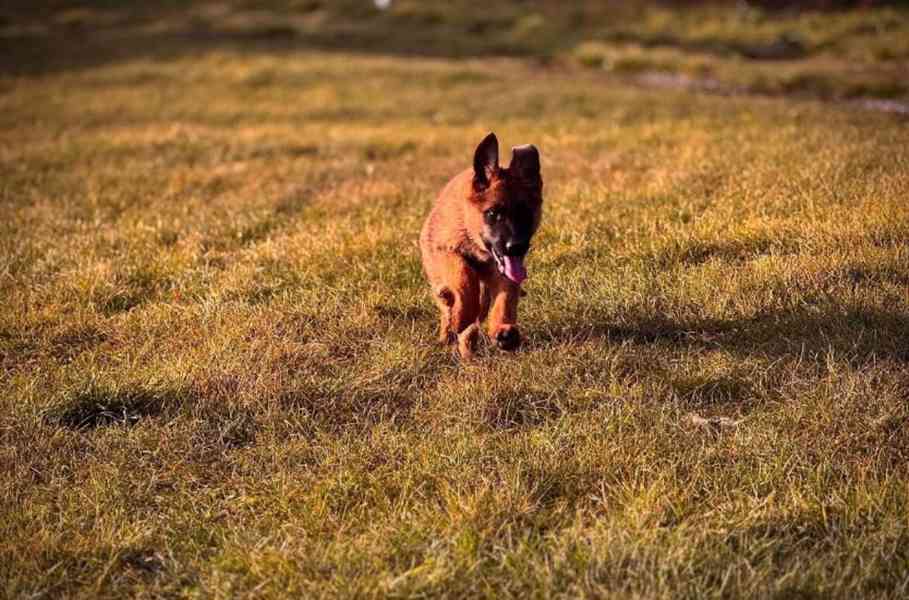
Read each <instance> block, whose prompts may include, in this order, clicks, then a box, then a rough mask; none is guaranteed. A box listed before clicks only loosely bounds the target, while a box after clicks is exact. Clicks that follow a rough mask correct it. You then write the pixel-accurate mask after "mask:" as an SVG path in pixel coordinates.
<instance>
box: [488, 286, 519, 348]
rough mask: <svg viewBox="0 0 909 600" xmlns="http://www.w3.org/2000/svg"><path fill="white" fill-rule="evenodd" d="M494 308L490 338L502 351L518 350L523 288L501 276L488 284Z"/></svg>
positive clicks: (490, 318)
mask: <svg viewBox="0 0 909 600" xmlns="http://www.w3.org/2000/svg"><path fill="white" fill-rule="evenodd" d="M487 285H488V288H489V296H490V301H491V302H492V307H491V308H490V311H489V337H491V338H492V339H494V340H495V342H496V345H497V346H498V347H499V348H501V349H502V350H516V349H517V348H518V346H520V345H521V332H520V331H518V326H517V321H518V299H519V298H520V297H521V286H519V285H517V284H516V283H514V282H512V281H510V280H508V279H506V278H504V277H499V276H493V277H492V278H491V280H490V281H488V282H487Z"/></svg>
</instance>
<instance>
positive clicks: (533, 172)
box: [508, 144, 540, 182]
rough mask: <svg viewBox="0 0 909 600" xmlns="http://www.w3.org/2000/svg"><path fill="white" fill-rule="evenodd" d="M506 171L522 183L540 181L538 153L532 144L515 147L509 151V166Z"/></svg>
mask: <svg viewBox="0 0 909 600" xmlns="http://www.w3.org/2000/svg"><path fill="white" fill-rule="evenodd" d="M508 171H509V172H510V173H512V174H513V175H515V176H516V177H518V178H519V179H523V180H524V181H529V182H537V181H539V180H540V151H539V150H537V147H536V146H534V145H533V144H525V145H523V146H515V147H514V148H512V149H511V164H510V165H508Z"/></svg>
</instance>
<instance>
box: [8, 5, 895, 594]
mask: <svg viewBox="0 0 909 600" xmlns="http://www.w3.org/2000/svg"><path fill="white" fill-rule="evenodd" d="M362 4H366V3H362ZM263 5H266V3H261V4H260V5H259V8H261V7H262V6H263ZM112 6H113V8H111V7H112ZM294 6H296V7H297V8H295V9H294V10H298V11H299V12H300V14H302V15H303V17H302V18H306V19H323V23H327V24H328V25H326V27H325V29H324V31H325V32H330V31H332V27H338V28H341V29H343V28H344V27H349V28H356V27H360V26H363V25H362V24H363V23H370V22H372V21H370V19H373V20H377V21H375V22H380V21H381V23H384V25H383V27H388V28H390V29H394V28H399V27H401V25H400V23H399V21H398V19H400V20H402V22H405V23H407V22H411V23H428V24H429V25H430V26H431V27H437V28H439V29H438V31H443V30H444V31H448V32H449V33H450V34H451V35H454V34H455V33H457V32H458V31H459V30H458V28H459V27H462V25H460V24H459V23H462V21H463V22H464V23H467V22H469V21H470V20H471V19H477V18H478V17H477V16H476V15H475V14H472V13H466V12H463V6H462V5H461V4H453V5H451V6H454V7H455V8H451V9H444V8H433V6H434V5H431V4H430V3H406V2H403V1H402V2H401V3H400V5H399V7H398V8H397V9H396V10H399V11H401V12H399V13H395V14H393V15H378V16H377V15H373V14H372V13H371V12H369V11H368V4H367V5H366V6H367V9H362V8H356V7H354V5H353V4H350V5H349V6H348V5H346V4H343V3H339V4H338V6H339V7H341V8H338V9H337V10H338V11H340V12H337V13H331V10H330V9H328V8H318V7H317V9H312V8H311V7H309V8H307V6H308V5H307V3H305V2H304V3H299V4H295V5H294ZM440 6H441V5H440ZM502 6H505V7H506V8H497V9H496V10H499V11H501V14H499V13H494V16H495V15H498V16H497V17H496V18H498V19H501V22H502V23H505V22H514V23H517V22H518V21H521V20H522V19H524V23H523V25H522V27H523V28H524V29H523V30H521V31H525V30H533V29H534V28H540V27H542V28H544V29H546V28H549V29H546V31H549V32H550V33H552V37H550V38H547V37H546V36H543V35H541V36H540V37H539V39H540V40H545V39H554V38H556V37H558V36H556V35H555V34H556V33H558V31H559V30H558V27H561V26H562V25H560V23H561V22H560V21H558V20H557V19H555V20H552V21H550V20H549V19H545V20H543V22H542V23H541V22H540V20H539V19H537V20H534V19H531V18H530V17H528V16H527V14H526V12H527V11H525V10H523V9H516V8H515V7H514V6H512V5H510V4H503V5H502ZM345 7H346V8H345ZM421 7H424V8H421ZM539 7H540V8H539V12H540V13H541V14H545V15H549V14H550V13H549V12H547V11H550V10H551V8H552V7H551V6H550V5H549V4H547V3H541V4H540V5H539ZM203 8H204V7H203ZM342 8H343V9H345V10H346V9H347V8H349V9H350V10H364V11H366V12H364V13H363V14H362V15H361V14H359V13H344V12H343V11H342ZM48 10H49V9H48ZM86 10H87V9H86ZM93 10H97V11H102V12H103V11H113V12H111V14H110V15H108V17H106V18H108V19H119V18H124V19H127V17H128V19H127V20H125V21H123V22H122V23H121V26H120V27H118V28H114V29H113V30H111V31H108V30H102V29H103V27H102V25H98V27H99V28H101V29H99V30H98V32H96V33H95V34H93V35H91V36H88V37H85V38H82V37H76V38H71V37H68V34H67V35H64V34H59V35H61V36H62V37H59V38H58V37H55V36H57V35H58V33H54V31H56V30H54V29H53V28H51V32H50V33H47V35H48V36H50V37H49V39H48V40H45V41H41V39H38V38H39V37H40V36H38V34H34V35H36V36H38V37H36V38H35V39H32V38H28V36H25V38H28V39H29V40H31V41H28V42H24V41H22V40H23V39H25V38H23V37H17V36H21V35H22V30H21V29H17V30H16V33H15V35H14V36H13V34H10V36H12V37H8V38H6V39H7V40H18V41H16V43H12V42H10V46H9V47H10V48H11V49H12V50H11V52H12V54H7V55H6V58H4V59H2V60H4V61H6V62H5V63H4V64H5V65H6V66H7V68H6V70H5V72H6V73H7V74H6V75H4V76H2V77H0V303H2V306H3V310H2V311H0V596H3V597H9V598H20V597H72V598H96V597H103V598H120V597H124V596H131V597H216V598H234V597H257V598H258V597H265V598H278V597H361V596H362V597H389V596H390V597H429V596H432V597H439V596H441V597H452V598H457V597H465V596H470V597H490V598H492V597H533V598H537V597H566V598H567V597H598V598H603V597H607V598H628V597H641V598H705V597H716V598H719V597H743V598H745V597H777V598H813V597H825V598H826V597H838V598H854V597H868V598H899V597H903V596H905V593H906V591H907V588H909V551H907V550H906V549H907V548H909V510H907V506H909V470H907V464H909V463H907V460H909V396H907V390H909V375H907V373H909V371H907V363H909V292H907V288H909V266H907V265H909V205H907V202H906V199H907V196H909V146H907V145H906V140H907V139H909V122H907V121H906V119H905V117H901V116H899V115H891V114H885V113H878V112H873V111H866V110H860V109H859V108H857V107H856V106H854V105H852V104H847V103H828V102H819V101H816V100H811V99H806V96H805V95H804V94H798V95H799V97H798V98H793V97H791V96H790V95H789V94H791V91H785V90H784V91H782V92H780V95H778V96H775V97H767V96H760V95H758V96H754V95H749V94H739V95H734V96H729V97H724V96H718V95H713V94H701V93H696V92H694V91H691V90H686V89H658V90H655V89H651V88H649V87H646V86H643V87H642V86H640V85H638V84H637V83H636V81H635V80H634V79H633V78H628V77H626V76H625V75H626V74H631V73H633V74H637V73H641V72H648V71H649V70H650V69H649V68H644V69H638V68H637V67H636V66H634V64H635V63H634V61H633V60H631V59H630V58H629V59H628V60H629V61H630V62H628V63H627V64H630V65H631V66H630V67H628V70H627V71H625V72H621V69H619V70H618V71H619V72H615V71H611V70H609V71H604V72H602V71H600V70H599V69H597V70H590V69H585V68H580V67H577V66H575V64H574V61H573V60H572V59H571V57H572V56H575V54H573V53H574V49H575V47H576V44H580V43H583V41H584V40H585V39H586V40H591V39H595V36H593V35H588V34H589V32H587V31H580V32H578V39H576V40H567V42H570V43H566V44H565V47H564V48H561V49H557V50H556V49H554V46H551V45H550V46H546V48H547V51H546V52H544V53H543V54H544V55H548V56H550V57H555V60H551V61H550V62H549V63H548V64H547V65H546V66H541V65H540V64H539V61H538V60H537V58H534V57H535V56H537V57H538V56H539V54H537V53H536V52H533V53H531V57H530V58H527V57H520V58H516V57H511V58H504V57H497V56H494V55H495V54H496V50H495V48H493V47H492V46H494V45H495V43H496V41H495V40H493V39H491V40H489V41H488V42H487V43H488V44H489V45H490V47H489V48H483V47H474V49H475V50H476V53H475V54H476V55H477V56H475V57H474V58H462V57H461V58H458V57H459V56H463V55H462V54H461V52H460V50H458V51H453V54H454V56H451V55H447V54H446V53H444V52H441V51H440V52H428V54H430V55H431V56H434V57H431V56H427V57H423V58H419V57H415V56H413V55H409V54H407V53H406V52H405V49H404V48H388V49H387V50H388V51H387V52H386V51H383V52H377V51H376V49H375V48H370V47H369V45H368V44H366V46H356V45H355V47H353V48H352V49H344V48H343V47H342V45H343V44H342V41H341V40H340V38H338V39H335V42H334V43H333V46H332V45H330V44H328V43H327V42H326V43H323V42H324V40H316V41H317V42H318V43H315V42H314V43H312V44H310V41H309V38H307V37H306V36H301V37H300V38H299V39H297V40H296V41H290V42H289V41H288V40H285V39H283V38H281V40H263V39H260V38H255V39H252V37H254V36H251V37H250V36H247V37H243V36H235V37H231V36H226V35H222V34H221V33H219V34H218V35H212V36H210V37H208V38H199V39H197V38H193V37H190V38H187V37H185V36H180V35H171V33H172V32H171V30H170V29H168V28H170V27H180V26H182V25H181V21H180V20H179V19H178V18H177V17H178V16H179V15H180V14H182V13H180V12H174V13H172V14H171V13H162V15H163V16H161V19H162V21H161V22H159V23H157V25H155V26H156V27H158V29H157V30H155V29H153V30H152V33H148V31H149V30H148V29H146V28H148V27H151V25H149V21H148V20H147V17H146V16H144V15H139V14H130V15H126V16H123V15H121V14H120V13H117V12H116V6H115V5H113V4H111V3H101V4H98V7H96V8H95V9H93ZM187 10H188V9H187ZM193 10H201V9H197V8H194V9H193ZM446 10H450V11H454V12H452V13H451V14H448V13H446V14H441V15H437V16H435V17H432V16H431V15H432V14H433V13H432V11H442V12H445V11H446ZM459 10H460V11H461V12H458V11H459ZM408 11H410V12H408ZM421 11H424V12H425V14H424V12H421ZM509 11H510V12H509ZM555 12H557V11H553V14H555ZM92 14H94V13H92V12H91V11H88V12H84V13H82V16H81V17H79V19H83V20H89V21H90V20H91V18H94V17H91V18H90V16H91V15H92ZM869 14H870V15H872V17H868V18H877V17H875V16H874V15H876V14H877V13H874V12H873V11H872V12H871V13H858V14H857V16H856V15H854V14H852V13H847V14H845V15H834V16H832V17H830V19H831V20H830V23H832V24H833V25H831V27H834V26H836V27H839V26H840V25H838V23H840V22H841V21H843V20H848V19H851V18H854V19H861V18H863V17H862V15H865V16H866V17H867V15H869ZM118 15H119V16H118ZM307 15H308V16H307ZM427 15H430V16H427ZM77 16H78V15H77ZM66 18H68V19H70V21H72V20H73V19H76V17H74V16H73V14H72V13H69V16H68V17H66ZM219 18H222V17H219ZM223 18H226V17H223ZM566 18H567V17H566ZM816 18H817V19H821V17H816ZM130 19H132V20H130ZM345 19H347V20H345ZM459 19H460V20H459ZM509 19H510V20H509ZM11 22H12V25H9V27H12V28H15V27H18V26H19V24H20V23H26V22H28V17H27V15H26V16H16V17H15V18H14V19H12V21H11ZM821 22H822V21H818V23H821ZM315 23H317V21H313V22H312V23H309V24H307V23H303V24H301V25H300V27H304V29H305V27H316V25H315ZM640 23H644V24H647V23H650V21H646V20H643V19H642V20H641V21H640ZM331 24H333V25H331ZM329 25H331V27H329ZM596 25H597V24H596V23H593V24H592V25H591V26H590V29H591V30H593V29H596ZM465 27H466V25H465ZM642 27H643V25H642ZM653 27H655V26H653ZM105 31H107V33H105ZM155 31H157V33H155ZM272 31H273V30H272ZM509 31H515V30H509ZM685 31H688V30H687V29H686V30H685ZM755 31H756V33H755V34H754V35H756V36H757V35H758V34H760V33H761V32H762V31H763V30H760V29H756V30H755ZM142 32H145V33H142ZM452 32H454V33H452ZM29 35H31V34H29ZM42 35H43V34H42ZM146 35H147V36H149V37H143V36H146ZM325 35H326V39H328V37H330V36H329V35H328V33H326V34H325ZM427 35H428V34H427ZM477 35H481V34H477ZM509 35H510V34H509ZM690 35H692V36H694V35H695V34H694V33H691V34H690ZM106 36H110V37H106ZM278 37H281V36H278ZM417 37H419V35H418V36H417ZM492 37H494V36H492ZM130 39H132V40H133V41H129V40H130ZM443 39H444V38H443ZM527 39H530V40H537V38H536V37H534V36H529V37H528V38H527ZM837 39H839V38H837ZM471 40H472V38H468V39H467V40H466V41H464V40H462V42H461V43H463V44H464V46H465V48H469V47H471V46H470V43H472V42H471ZM361 41H362V40H361ZM150 42H156V43H150ZM367 42H368V40H367ZM500 42H501V40H500ZM351 43H353V42H351ZM509 43H510V42H509ZM528 43H529V42H528ZM534 43H537V42H536V41H534ZM599 43H601V44H604V46H597V47H596V48H599V49H600V50H602V48H604V47H605V52H607V53H615V54H616V55H622V56H624V54H623V53H625V52H630V53H631V55H632V58H635V60H637V59H638V58H639V55H641V54H644V55H646V56H645V59H646V60H654V57H657V58H659V60H661V61H667V62H668V63H671V62H672V61H680V64H683V66H684V65H687V64H689V62H688V61H690V63H691V64H693V63H696V62H697V61H707V62H710V61H714V60H724V61H725V60H741V59H739V58H728V57H725V58H724V57H720V58H717V55H714V54H710V53H704V52H702V51H700V50H697V49H695V50H691V49H682V50H679V49H677V48H676V49H667V48H651V47H648V46H644V45H641V46H640V47H639V48H632V49H630V50H629V47H627V46H625V45H623V44H627V42H625V41H623V42H621V44H617V45H614V42H611V41H608V40H605V41H604V40H601V41H600V42H599ZM843 43H845V42H843ZM539 44H541V45H543V44H549V42H545V41H540V42H539ZM442 46H443V44H441V42H440V43H439V48H441V47H442ZM540 47H542V46H540ZM80 48H82V49H81V50H80ZM85 48H88V49H92V52H89V51H88V50H86V49H85ZM510 49H514V47H512V46H508V47H506V48H505V50H510ZM653 52H656V53H658V54H651V53H653ZM825 52H826V50H825ZM489 53H492V55H489ZM507 53H511V52H507ZM467 54H471V53H469V52H468V53H467ZM518 54H520V53H518ZM610 56H612V54H610ZM812 56H813V55H812ZM563 59H564V60H563ZM800 60H807V61H811V60H815V58H813V57H808V58H805V59H800ZM817 60H824V61H831V62H830V63H829V64H830V65H837V64H846V63H848V64H852V65H854V64H859V63H857V62H855V61H857V60H858V59H857V58H855V57H854V56H852V55H851V54H843V55H839V56H829V55H828V56H823V57H820V58H817ZM837 61H845V62H843V63H840V62H837ZM14 63H15V64H14ZM708 66H709V65H708ZM746 66H747V68H751V67H752V66H753V65H751V64H750V63H748V65H746ZM685 68H687V67H685ZM755 68H758V67H755ZM759 68H765V67H764V66H761V67H759ZM784 68H790V67H785V66H784ZM792 68H795V67H792ZM657 70H658V71H665V70H668V68H667V69H664V68H660V69H657ZM683 72H691V73H694V71H684V69H683ZM829 73H830V77H831V78H832V79H833V80H834V81H835V82H836V84H837V85H840V84H842V85H847V84H848V81H850V79H849V78H850V77H852V74H851V73H852V72H851V71H841V70H839V69H838V68H835V67H834V66H831V67H830V71H829ZM844 81H845V82H847V83H843V82H844ZM834 96H835V95H834ZM489 130H495V131H496V132H497V133H498V135H499V137H500V139H501V140H502V142H503V144H504V145H505V146H506V147H507V146H510V145H517V144H520V143H526V142H532V143H534V144H536V145H538V147H539V148H540V149H541V152H542V155H543V174H544V178H545V182H546V188H545V209H544V215H545V216H544V219H543V224H542V228H541V230H540V232H539V234H538V237H537V238H536V241H535V244H534V250H533V252H532V254H531V257H530V258H529V260H528V266H529V269H530V275H531V278H530V279H529V280H528V283H527V284H526V288H527V291H528V295H527V297H526V298H525V299H524V300H523V301H522V304H521V318H520V322H521V324H522V326H523V330H524V332H525V333H526V335H527V337H528V339H527V344H526V345H525V347H524V348H523V349H522V350H521V351H519V352H518V353H516V354H514V355H504V354H501V353H498V352H496V351H495V350H494V349H493V348H492V347H490V345H489V344H486V345H484V346H483V347H482V348H481V350H480V356H479V358H478V360H477V361H475V362H474V363H472V364H460V363H459V362H458V360H457V359H456V358H455V357H454V356H453V355H452V353H451V352H450V351H447V350H444V349H441V348H439V347H438V346H436V345H435V341H434V340H435V335H436V332H435V327H436V314H435V307H434V306H433V304H432V302H431V299H430V297H429V292H428V288H427V285H426V283H425V282H424V280H423V277H422V274H421V270H420V264H419V253H418V249H417V245H416V240H417V236H418V232H419V228H420V225H421V223H422V220H423V218H424V217H425V215H426V213H427V211H428V209H429V207H430V205H431V203H432V201H433V198H434V195H435V194H436V193H437V191H438V190H439V189H440V188H441V186H442V185H443V184H444V183H445V181H446V180H447V178H448V177H450V176H451V175H452V174H454V173H455V172H457V171H458V170H460V169H462V168H464V167H466V166H467V165H468V164H469V160H470V158H471V153H472V151H473V148H474V147H475V145H476V143H477V142H478V141H479V140H480V139H481V138H482V136H483V134H485V133H486V132H487V131H489Z"/></svg>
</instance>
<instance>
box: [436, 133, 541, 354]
mask: <svg viewBox="0 0 909 600" xmlns="http://www.w3.org/2000/svg"><path fill="white" fill-rule="evenodd" d="M542 205H543V180H542V178H541V176H540V155H539V152H538V151H537V149H536V147H534V146H532V145H526V146H517V147H515V148H513V149H512V158H511V163H510V164H509V165H508V167H507V168H502V167H500V166H499V142H498V140H497V139H496V136H495V134H493V133H490V134H489V135H487V136H486V138H485V139H484V140H483V141H482V142H481V143H480V145H479V146H477V149H476V152H475V153H474V161H473V167H472V168H470V169H467V170H466V171H463V172H462V173H460V174H459V175H456V176H455V177H454V178H453V179H452V180H451V181H449V182H448V184H447V185H446V186H445V187H444V188H443V189H442V192H441V193H440V194H439V197H438V199H437V200H436V204H435V206H434V207H433V209H432V211H431V212H430V213H429V216H428V217H427V219H426V222H425V223H424V225H423V230H422V233H421V234H420V251H421V253H422V256H423V270H424V271H425V273H426V277H427V279H428V280H429V284H430V286H431V287H432V293H433V299H434V300H435V302H436V304H437V305H438V306H439V310H440V312H441V323H440V328H439V339H440V341H441V342H443V343H446V344H450V343H454V342H457V347H458V352H459V353H460V355H461V356H462V357H463V358H470V357H472V356H473V354H474V352H475V347H476V341H477V338H478V337H479V326H480V323H482V322H483V321H484V320H486V318H487V315H488V317H489V324H488V330H489V335H490V336H491V337H492V338H493V339H494V340H495V341H496V344H497V345H498V347H499V348H501V349H503V350H514V349H516V348H517V347H518V346H519V345H520V343H521V334H520V332H519V331H518V328H517V325H516V321H517V316H518V314H517V312H518V299H519V297H520V296H521V295H522V294H521V282H522V281H523V279H524V278H525V277H526V271H525V270H524V265H523V259H524V255H525V254H526V253H527V251H528V250H529V248H530V240H531V237H532V236H533V234H534V232H535V231H536V229H537V227H538V226H539V224H540V217H541V215H542Z"/></svg>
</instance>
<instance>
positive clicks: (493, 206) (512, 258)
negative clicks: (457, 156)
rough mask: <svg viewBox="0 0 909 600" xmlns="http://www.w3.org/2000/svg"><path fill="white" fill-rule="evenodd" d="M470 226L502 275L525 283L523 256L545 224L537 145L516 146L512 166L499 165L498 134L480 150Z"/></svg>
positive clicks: (474, 160) (474, 162) (513, 151)
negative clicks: (543, 223) (543, 222)
mask: <svg viewBox="0 0 909 600" xmlns="http://www.w3.org/2000/svg"><path fill="white" fill-rule="evenodd" d="M470 200H471V201H470V202H469V203H468V205H469V206H468V211H469V213H470V214H469V215H467V219H466V222H467V227H468V230H469V232H470V235H471V237H473V238H474V242H475V243H477V244H478V245H480V246H481V247H482V248H483V249H484V250H486V251H487V252H489V254H491V255H492V258H493V261H494V262H495V264H496V268H497V269H498V270H499V272H500V273H501V274H502V275H504V276H505V277H507V278H508V279H510V280H511V281H513V282H514V283H517V284H520V283H521V282H522V281H524V279H526V278H527V270H526V269H525V268H524V256H525V255H526V254H527V252H528V250H530V240H531V238H532V237H533V234H534V233H535V232H536V230H537V227H538V226H539V225H540V216H541V215H542V208H543V179H542V178H541V177H540V153H539V151H538V150H537V149H536V147H535V146H532V145H530V144H528V145H525V146H515V147H514V148H512V150H511V163H510V164H509V165H508V167H507V168H502V167H500V166H499V140H498V139H496V136H495V134H494V133H490V134H489V135H487V136H486V137H485V138H484V139H483V141H482V142H480V145H479V146H477V149H476V152H475V153H474V158H473V184H472V193H471V199H470Z"/></svg>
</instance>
